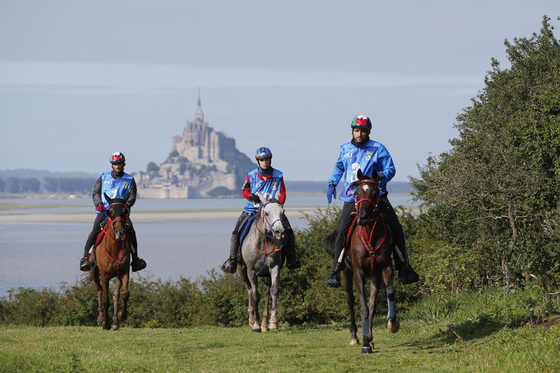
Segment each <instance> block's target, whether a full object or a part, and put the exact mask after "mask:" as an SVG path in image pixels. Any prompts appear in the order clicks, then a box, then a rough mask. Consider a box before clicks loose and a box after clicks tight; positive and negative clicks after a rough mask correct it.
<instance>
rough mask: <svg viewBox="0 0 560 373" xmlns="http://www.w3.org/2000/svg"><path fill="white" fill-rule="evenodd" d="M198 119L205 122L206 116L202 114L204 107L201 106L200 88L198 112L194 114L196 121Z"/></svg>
mask: <svg viewBox="0 0 560 373" xmlns="http://www.w3.org/2000/svg"><path fill="white" fill-rule="evenodd" d="M197 119H199V120H200V121H201V122H204V114H202V107H201V106H200V88H199V89H198V102H197V104H196V112H195V113H194V120H197Z"/></svg>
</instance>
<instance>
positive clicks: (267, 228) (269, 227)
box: [255, 200, 286, 265]
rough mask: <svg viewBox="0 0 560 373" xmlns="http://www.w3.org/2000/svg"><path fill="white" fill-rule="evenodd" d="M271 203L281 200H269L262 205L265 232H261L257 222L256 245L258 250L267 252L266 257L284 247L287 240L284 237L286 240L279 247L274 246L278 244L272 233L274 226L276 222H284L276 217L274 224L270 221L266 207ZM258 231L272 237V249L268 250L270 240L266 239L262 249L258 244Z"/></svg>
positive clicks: (266, 236)
mask: <svg viewBox="0 0 560 373" xmlns="http://www.w3.org/2000/svg"><path fill="white" fill-rule="evenodd" d="M271 203H277V204H280V202H278V201H276V200H270V201H267V202H265V203H264V204H263V206H262V207H261V215H262V221H263V223H264V230H265V231H264V232H261V231H260V230H259V228H258V227H257V226H258V224H255V247H256V249H257V250H258V251H260V252H261V253H264V254H265V258H266V255H267V254H270V253H273V252H276V251H280V250H281V249H282V247H284V245H285V244H286V240H285V239H284V242H283V243H282V245H280V246H279V247H278V248H276V249H275V248H274V246H275V245H276V238H275V237H274V234H272V227H273V226H274V224H276V223H278V222H280V223H282V219H276V220H274V221H273V222H272V224H271V223H270V221H269V220H268V218H267V216H266V214H265V213H264V209H265V208H266V206H267V205H269V204H271ZM257 231H258V232H259V233H260V234H262V235H263V236H264V237H265V238H270V239H272V249H271V250H270V251H267V250H266V246H267V245H268V240H267V239H265V244H264V249H263V250H261V249H260V248H259V247H258V245H257V240H256V237H257ZM263 265H264V260H263Z"/></svg>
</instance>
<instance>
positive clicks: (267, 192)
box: [244, 168, 285, 213]
mask: <svg viewBox="0 0 560 373" xmlns="http://www.w3.org/2000/svg"><path fill="white" fill-rule="evenodd" d="M283 178H284V175H283V174H282V172H281V171H279V170H277V169H273V171H272V175H271V177H270V178H268V179H267V180H266V181H263V180H262V179H261V178H259V169H258V168H257V169H254V170H253V171H250V172H249V173H248V174H247V180H248V181H249V183H250V191H251V193H252V194H256V193H257V192H261V193H262V195H263V196H264V197H265V198H266V199H271V198H275V199H277V200H279V201H280V203H284V201H283V200H282V196H281V193H282V189H283V186H284V183H283ZM284 199H285V197H284ZM260 206H261V204H260V203H256V202H253V201H251V200H248V201H247V204H246V205H245V209H244V210H245V212H248V213H252V212H254V211H257V210H258V209H259V207H260Z"/></svg>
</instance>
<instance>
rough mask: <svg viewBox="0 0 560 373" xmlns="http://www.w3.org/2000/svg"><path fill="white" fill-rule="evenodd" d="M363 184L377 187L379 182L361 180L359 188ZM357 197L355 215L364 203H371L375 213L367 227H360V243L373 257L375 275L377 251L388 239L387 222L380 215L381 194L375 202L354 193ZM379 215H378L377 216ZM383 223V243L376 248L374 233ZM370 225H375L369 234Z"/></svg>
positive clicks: (372, 265)
mask: <svg viewBox="0 0 560 373" xmlns="http://www.w3.org/2000/svg"><path fill="white" fill-rule="evenodd" d="M363 183H371V184H375V185H376V186H377V181H375V180H360V181H359V183H358V187H359V186H360V185H361V184H363ZM353 194H354V196H355V202H354V206H355V209H356V211H355V212H353V214H356V215H357V214H358V208H359V205H360V203H362V202H369V203H371V205H372V206H373V212H374V214H373V215H374V216H373V217H372V218H371V219H369V220H368V222H367V225H360V228H359V232H358V233H359V237H360V241H361V242H362V244H363V245H364V247H365V248H366V249H367V251H368V252H369V254H370V257H371V268H370V269H371V272H370V273H373V267H374V263H375V256H376V253H377V250H379V248H380V247H381V245H383V243H384V242H385V240H386V239H387V225H386V224H385V222H384V221H383V215H381V214H380V213H379V199H380V197H381V196H380V194H379V193H377V199H376V200H375V202H374V201H372V200H371V199H370V198H361V199H358V195H357V194H356V193H353ZM376 213H377V214H376ZM379 221H381V224H382V225H383V230H384V234H383V239H381V241H380V242H379V243H378V244H377V245H376V246H375V247H373V246H372V245H371V243H372V241H373V233H374V232H375V228H376V227H377V223H378V222H379ZM370 223H373V226H372V227H371V230H370V231H369V233H368V229H367V228H368V226H369V225H371V224H370Z"/></svg>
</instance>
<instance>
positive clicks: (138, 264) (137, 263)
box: [131, 258, 148, 272]
mask: <svg viewBox="0 0 560 373" xmlns="http://www.w3.org/2000/svg"><path fill="white" fill-rule="evenodd" d="M147 265H148V264H146V261H145V260H144V259H142V258H137V259H136V260H133V261H132V264H131V267H132V272H138V271H141V270H143V269H144V268H146V266H147Z"/></svg>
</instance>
